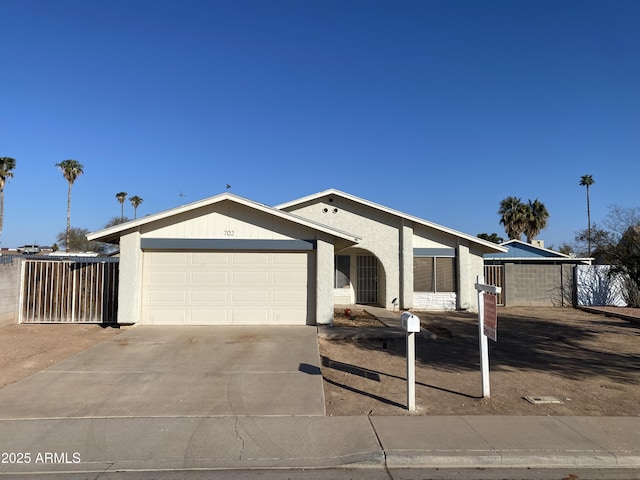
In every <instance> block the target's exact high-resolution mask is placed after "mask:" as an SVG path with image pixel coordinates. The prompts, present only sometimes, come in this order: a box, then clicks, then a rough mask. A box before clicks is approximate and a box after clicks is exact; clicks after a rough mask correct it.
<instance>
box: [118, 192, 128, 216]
mask: <svg viewBox="0 0 640 480" xmlns="http://www.w3.org/2000/svg"><path fill="white" fill-rule="evenodd" d="M116 198H117V199H118V201H119V202H120V219H121V220H124V201H125V200H126V199H127V192H118V193H116Z"/></svg>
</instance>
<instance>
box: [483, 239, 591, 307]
mask: <svg viewBox="0 0 640 480" xmlns="http://www.w3.org/2000/svg"><path fill="white" fill-rule="evenodd" d="M500 245H501V246H502V247H504V248H505V249H506V250H507V251H506V252H498V253H487V254H485V255H484V264H485V279H487V281H489V282H490V283H494V284H496V285H498V286H501V287H502V289H503V291H502V294H501V295H500V296H499V298H498V302H499V304H501V305H504V306H512V307H513V306H562V305H572V304H574V303H575V298H574V294H575V286H574V285H575V280H574V270H575V269H574V267H575V266H576V265H591V261H592V259H591V258H577V257H572V256H570V255H565V254H563V253H560V252H556V251H554V250H550V249H548V248H544V247H542V246H538V245H532V244H529V243H526V242H522V241H520V240H509V241H508V242H504V243H501V244H500Z"/></svg>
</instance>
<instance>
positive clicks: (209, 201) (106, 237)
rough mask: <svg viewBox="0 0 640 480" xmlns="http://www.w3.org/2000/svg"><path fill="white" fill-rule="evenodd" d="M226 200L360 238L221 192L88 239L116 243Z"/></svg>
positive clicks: (354, 237) (337, 234)
mask: <svg viewBox="0 0 640 480" xmlns="http://www.w3.org/2000/svg"><path fill="white" fill-rule="evenodd" d="M224 201H230V202H234V203H237V204H239V205H244V206H246V207H249V208H252V209H254V210H258V211H261V212H264V213H266V214H268V215H273V216H275V217H278V218H282V219H284V220H288V221H290V222H293V223H296V224H299V225H303V226H305V227H309V228H311V229H313V230H318V231H321V232H324V233H328V234H330V235H333V236H335V237H338V238H342V239H344V240H348V241H351V242H355V243H357V242H358V241H359V240H360V237H358V236H357V235H354V234H352V233H349V232H345V231H343V230H338V229H336V228H332V227H329V226H327V225H323V224H321V223H318V222H314V221H312V220H309V219H306V218H302V217H299V216H298V215H294V214H291V213H289V212H285V211H282V210H279V209H277V208H273V207H269V206H267V205H264V204H262V203H258V202H254V201H253V200H249V199H247V198H244V197H240V196H238V195H234V194H232V193H229V192H225V193H221V194H219V195H215V196H213V197H209V198H205V199H203V200H198V201H196V202H192V203H188V204H186V205H182V206H180V207H176V208H171V209H169V210H164V211H162V212H159V213H154V214H152V215H147V216H145V217H142V218H138V219H136V220H131V221H129V222H125V223H121V224H118V225H114V226H112V227H109V228H105V229H102V230H98V231H96V232H91V233H90V234H88V235H87V239H88V240H92V241H93V240H98V241H101V242H110V243H115V242H117V241H118V239H119V238H120V236H121V235H123V234H124V233H125V232H127V231H131V230H134V229H136V228H138V227H140V226H142V225H147V224H150V223H153V222H156V221H158V220H162V219H165V218H169V217H172V216H176V215H180V214H182V213H185V212H189V211H192V210H196V209H199V208H203V207H208V206H210V205H214V204H216V203H220V202H224Z"/></svg>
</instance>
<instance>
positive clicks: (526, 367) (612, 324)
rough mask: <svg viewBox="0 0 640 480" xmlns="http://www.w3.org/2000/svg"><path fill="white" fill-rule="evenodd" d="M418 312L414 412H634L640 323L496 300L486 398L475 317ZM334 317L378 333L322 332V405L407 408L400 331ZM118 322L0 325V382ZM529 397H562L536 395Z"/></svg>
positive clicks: (367, 319) (358, 318) (395, 411)
mask: <svg viewBox="0 0 640 480" xmlns="http://www.w3.org/2000/svg"><path fill="white" fill-rule="evenodd" d="M420 318H421V321H422V327H423V332H422V333H421V334H420V336H419V337H418V339H417V342H416V405H417V407H418V411H417V412H416V414H419V415H458V414H464V415H474V414H477V415H492V414H493V415H630V416H638V415H640V324H637V323H631V322H629V321H628V320H622V319H619V318H615V317H607V316H605V315H601V314H592V313H586V312H583V311H580V310H575V309H572V308H500V309H498V341H497V343H494V342H491V341H489V347H490V354H489V356H490V365H491V368H490V380H491V398H488V399H483V398H481V392H482V386H481V377H480V362H479V352H478V328H477V317H476V316H475V315H473V314H467V313H460V312H451V313H424V314H420ZM337 324H342V325H349V326H352V327H353V326H356V327H357V328H366V329H368V331H369V332H371V331H373V332H374V333H373V334H370V335H373V337H372V338H369V339H367V340H327V339H323V338H320V339H319V344H320V355H321V362H322V374H323V377H324V388H325V399H326V406H327V413H328V414H329V415H363V414H372V415H407V414H409V412H408V411H407V410H406V409H405V405H406V380H405V379H406V358H405V340H404V339H403V338H385V337H387V335H386V333H387V332H388V330H389V329H388V328H387V327H384V326H383V324H381V323H380V322H378V321H377V320H375V318H371V316H369V315H364V314H361V312H358V311H354V319H353V320H351V319H338V321H337ZM333 330H335V331H337V330H339V328H335V329H333ZM120 331H121V330H119V329H117V328H103V327H100V326H98V325H68V324H56V325H9V326H6V327H1V328H0V388H2V387H4V386H6V385H9V384H11V383H15V382H17V381H19V380H21V379H22V378H25V377H26V376H28V375H31V374H33V373H35V372H37V371H39V370H42V369H44V368H47V367H49V366H51V365H53V364H54V363H56V362H58V361H60V360H62V359H64V358H67V357H69V356H71V355H74V354H75V353H78V352H80V351H82V350H85V349H86V348H89V347H90V346H92V345H94V344H96V343H100V342H102V341H105V340H107V339H109V338H112V337H113V336H115V335H117V334H118V333H120ZM377 331H379V332H380V333H379V334H376V333H375V332H377ZM385 331H387V332H385ZM526 396H531V397H554V398H555V399H556V400H557V401H558V402H560V403H543V404H532V403H529V402H528V401H526V400H524V397H526Z"/></svg>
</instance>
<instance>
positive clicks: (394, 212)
mask: <svg viewBox="0 0 640 480" xmlns="http://www.w3.org/2000/svg"><path fill="white" fill-rule="evenodd" d="M327 195H337V196H340V197H343V198H346V199H347V200H351V201H353V202H356V203H360V204H362V205H366V206H368V207H371V208H374V209H377V210H380V211H381V212H385V213H388V214H390V215H394V216H397V217H401V218H404V219H407V220H409V221H411V222H414V223H418V224H420V225H423V226H426V227H429V228H433V229H435V230H439V231H441V232H444V233H448V234H450V235H453V236H456V237H459V238H464V239H465V240H468V241H470V242H473V243H477V244H479V245H482V246H483V247H488V248H490V249H492V250H495V251H497V252H507V251H508V249H506V248H504V247H502V246H500V245H498V244H496V243H493V242H490V241H488V240H483V239H481V238H478V237H474V236H472V235H468V234H466V233H463V232H460V231H458V230H454V229H453V228H449V227H445V226H443V225H439V224H437V223H433V222H429V221H427V220H424V219H422V218H419V217H415V216H413V215H409V214H407V213H403V212H400V211H399V210H394V209H393V208H389V207H385V206H384V205H380V204H378V203H375V202H371V201H369V200H365V199H364V198H360V197H357V196H355V195H351V194H349V193H345V192H342V191H340V190H337V189H335V188H330V189H328V190H324V191H322V192H318V193H314V194H313V195H307V196H306V197H302V198H299V199H298V200H292V201H290V202H286V203H281V204H280V205H276V206H275V207H274V208H277V209H286V208H289V207H292V206H294V205H299V204H301V203H305V202H310V201H313V200H317V199H318V198H322V197H325V196H327Z"/></svg>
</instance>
